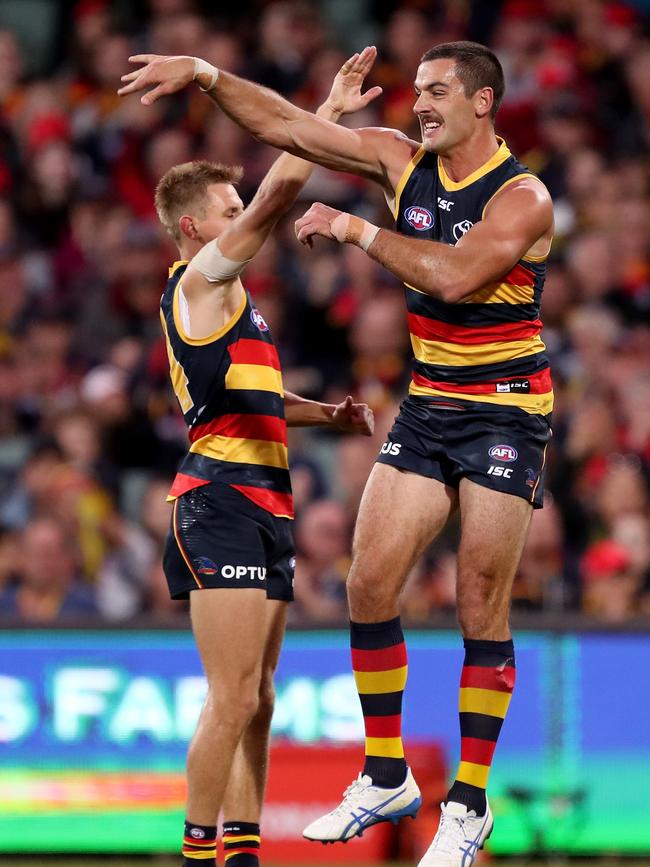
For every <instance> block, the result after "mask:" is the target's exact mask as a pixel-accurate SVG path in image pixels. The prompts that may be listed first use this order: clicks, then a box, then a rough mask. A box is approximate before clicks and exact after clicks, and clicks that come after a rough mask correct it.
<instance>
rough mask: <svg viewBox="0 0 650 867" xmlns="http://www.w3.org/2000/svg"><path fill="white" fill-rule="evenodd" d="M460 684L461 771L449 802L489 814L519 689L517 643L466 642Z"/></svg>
mask: <svg viewBox="0 0 650 867" xmlns="http://www.w3.org/2000/svg"><path fill="white" fill-rule="evenodd" d="M464 644H465V662H464V664H463V672H462V675H461V681H460V700H459V711H460V714H459V716H460V735H461V741H460V744H461V746H460V765H459V766H458V772H457V773H456V779H455V781H454V784H453V785H452V787H451V789H450V790H449V794H448V795H447V801H456V802H457V803H460V804H465V805H466V806H467V809H468V810H475V811H476V815H477V816H482V815H484V813H485V809H486V801H485V790H486V788H487V781H488V775H489V773H490V766H491V765H492V757H493V756H494V750H495V748H496V745H497V740H498V737H499V733H500V731H501V726H502V725H503V720H504V718H505V715H506V713H507V710H508V705H509V704H510V697H511V695H512V691H513V689H514V685H515V648H514V645H513V643H512V641H474V640H471V639H465V642H464Z"/></svg>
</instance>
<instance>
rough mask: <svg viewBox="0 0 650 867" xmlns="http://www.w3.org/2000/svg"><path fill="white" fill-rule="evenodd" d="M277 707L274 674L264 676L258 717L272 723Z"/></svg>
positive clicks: (259, 697) (257, 712)
mask: <svg viewBox="0 0 650 867" xmlns="http://www.w3.org/2000/svg"><path fill="white" fill-rule="evenodd" d="M274 708H275V687H274V685H273V675H272V674H271V675H269V676H268V677H264V678H262V683H261V684H260V689H259V693H258V702H257V711H256V717H257V718H258V719H261V720H264V722H265V723H270V721H271V718H272V717H273V710H274Z"/></svg>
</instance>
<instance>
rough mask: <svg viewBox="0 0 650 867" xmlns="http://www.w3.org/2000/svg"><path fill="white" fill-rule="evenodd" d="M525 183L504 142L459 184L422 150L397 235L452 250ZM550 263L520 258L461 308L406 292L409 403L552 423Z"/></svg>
mask: <svg viewBox="0 0 650 867" xmlns="http://www.w3.org/2000/svg"><path fill="white" fill-rule="evenodd" d="M522 177H534V176H533V175H532V173H531V172H529V171H528V169H527V168H526V167H525V166H523V165H522V164H521V163H519V162H518V161H517V160H516V159H515V157H514V156H513V155H512V154H511V152H510V150H509V149H508V146H507V145H506V143H505V142H504V141H503V140H500V144H499V148H498V150H497V151H496V153H495V154H494V155H493V156H492V157H491V158H490V159H489V160H488V161H487V162H486V163H485V164H484V165H483V166H481V167H480V168H479V169H477V170H476V171H475V172H473V173H472V174H471V175H470V176H469V177H467V178H465V179H464V180H462V181H459V182H455V181H452V180H451V179H450V178H449V177H448V176H447V174H446V172H445V170H444V167H443V165H442V162H441V161H440V159H439V158H438V156H437V155H436V154H434V153H430V152H427V151H425V150H424V148H420V150H419V151H418V152H417V153H416V154H415V156H414V157H413V159H412V160H411V162H410V163H409V165H408V166H407V168H406V170H405V171H404V174H403V175H402V178H401V179H400V182H399V184H398V186H397V189H396V196H395V199H396V201H395V209H394V217H395V220H396V228H397V231H398V232H400V233H402V234H404V235H409V236H411V237H414V238H428V239H430V240H434V241H440V242H442V243H444V244H450V245H455V244H456V243H457V242H458V241H459V240H460V239H461V238H462V236H463V235H464V234H465V232H467V231H469V230H470V229H471V227H472V226H473V225H474V224H475V223H477V222H479V221H480V220H481V219H483V215H484V213H485V208H486V207H487V205H488V203H489V201H490V199H491V198H492V197H493V196H494V195H495V194H496V193H497V192H499V190H502V189H503V188H504V187H507V186H508V185H509V184H511V183H512V182H513V181H515V180H517V179H519V178H522ZM545 259H546V257H539V258H533V257H529V256H524V257H523V258H522V259H520V260H519V261H518V262H517V263H516V265H515V266H514V267H513V268H512V269H511V270H510V271H509V272H508V273H507V274H503V275H502V276H500V277H499V278H498V279H497V280H494V281H492V282H491V283H488V284H487V285H485V286H482V287H481V288H480V289H478V290H477V291H476V292H474V293H473V294H472V295H470V296H469V297H468V298H465V299H464V300H463V301H461V302H460V303H454V304H452V303H447V302H444V301H440V300H439V299H436V298H433V297H431V295H427V294H425V293H424V292H422V291H420V290H419V289H418V288H417V286H409V285H408V284H405V291H406V304H407V310H408V324H409V331H410V334H411V344H412V347H413V354H414V356H415V359H414V363H413V373H412V379H411V385H410V388H409V391H410V393H411V394H414V395H423V396H428V397H430V398H431V399H433V400H435V401H436V402H440V403H443V402H450V401H451V402H453V403H454V404H456V403H457V402H458V401H472V402H479V403H487V404H497V405H500V406H509V407H515V408H518V409H521V410H524V411H525V412H528V413H531V414H534V415H548V414H549V413H550V412H551V410H552V408H553V386H552V382H551V374H550V369H549V362H548V358H547V356H546V353H545V349H546V347H545V346H544V343H543V341H542V338H541V336H540V332H541V330H542V322H541V320H540V302H541V296H542V290H543V288H544V278H545V274H546V262H545ZM461 405H462V404H461Z"/></svg>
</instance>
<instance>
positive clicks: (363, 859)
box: [262, 743, 445, 864]
mask: <svg viewBox="0 0 650 867" xmlns="http://www.w3.org/2000/svg"><path fill="white" fill-rule="evenodd" d="M408 754H409V761H410V762H411V765H412V767H413V771H414V773H415V774H416V779H417V780H418V783H419V785H420V787H421V789H422V794H423V798H424V801H425V807H424V808H423V811H422V812H421V813H420V816H421V817H422V818H421V820H418V822H417V823H415V822H410V821H406V822H402V823H401V825H400V828H399V830H398V829H395V828H393V826H392V825H391V824H388V823H383V824H381V825H378V826H377V827H375V828H372V829H370V830H369V831H368V832H367V833H366V834H364V836H363V837H362V838H358V837H355V838H354V839H353V840H351V841H349V842H348V843H346V844H345V845H341V844H336V845H334V846H331V845H329V846H323V845H322V844H320V843H313V842H311V841H309V840H305V839H304V838H303V836H302V830H303V828H305V827H306V825H308V824H309V823H310V822H311V821H313V820H314V819H316V818H318V816H321V815H322V814H323V813H326V812H327V811H328V810H331V809H332V808H333V807H335V806H336V805H337V804H338V803H339V802H340V800H341V796H342V794H343V792H344V791H345V789H346V788H347V787H348V786H349V785H350V783H351V782H352V780H353V779H354V778H355V777H356V775H357V774H358V772H359V768H360V762H361V760H362V756H363V749H362V747H361V746H354V747H337V746H332V745H328V746H326V747H325V746H314V747H309V746H304V747H303V746H295V745H293V744H291V745H289V744H286V745H285V744H282V743H278V744H276V745H275V746H274V747H273V749H272V753H271V768H270V774H269V785H268V791H267V796H266V806H265V808H264V815H263V818H262V827H263V837H262V840H263V843H262V845H263V848H264V860H265V861H271V862H278V863H281V864H306V863H309V864H343V863H345V864H369V863H376V862H381V861H383V860H387V859H388V858H389V857H393V856H395V855H396V854H397V853H398V851H399V850H400V849H401V850H404V849H405V848H407V849H410V850H411V851H414V850H415V849H416V848H419V846H420V845H421V844H419V840H418V838H419V835H418V834H417V833H416V831H415V829H416V827H417V825H420V824H422V825H423V826H424V825H425V824H426V826H427V833H426V839H427V845H428V842H430V839H431V838H430V836H429V832H430V829H431V827H433V828H434V831H435V827H436V826H437V809H438V805H439V800H440V797H441V792H442V794H443V795H444V784H445V767H444V762H443V760H442V754H441V751H440V749H439V748H438V747H437V746H436V745H434V744H422V745H415V746H412V747H411V746H410V747H409V748H408ZM425 814H426V815H425ZM402 826H404V827H402ZM423 830H424V827H423ZM398 833H399V837H398ZM400 841H401V842H400Z"/></svg>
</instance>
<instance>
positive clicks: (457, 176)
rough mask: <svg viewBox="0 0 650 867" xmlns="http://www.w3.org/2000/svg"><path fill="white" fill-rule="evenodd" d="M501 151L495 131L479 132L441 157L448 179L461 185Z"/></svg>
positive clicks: (491, 129)
mask: <svg viewBox="0 0 650 867" xmlns="http://www.w3.org/2000/svg"><path fill="white" fill-rule="evenodd" d="M498 149H499V141H498V140H497V137H496V135H495V133H494V129H493V128H492V127H490V129H485V130H478V131H477V132H476V134H475V135H473V136H472V137H471V138H469V139H466V140H465V141H463V142H461V143H460V144H458V145H457V146H456V147H455V148H454V149H453V150H452V151H450V152H449V153H446V154H445V155H444V156H442V155H441V156H440V161H441V162H442V165H443V167H444V170H445V172H446V173H447V177H448V178H450V179H451V180H452V181H455V182H456V183H459V182H460V181H463V180H465V178H467V177H469V176H470V175H471V174H472V173H473V172H475V171H476V170H477V169H480V168H481V166H483V165H485V163H486V162H487V161H488V160H489V159H490V157H493V156H494V154H495V153H496V152H497V150H498Z"/></svg>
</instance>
